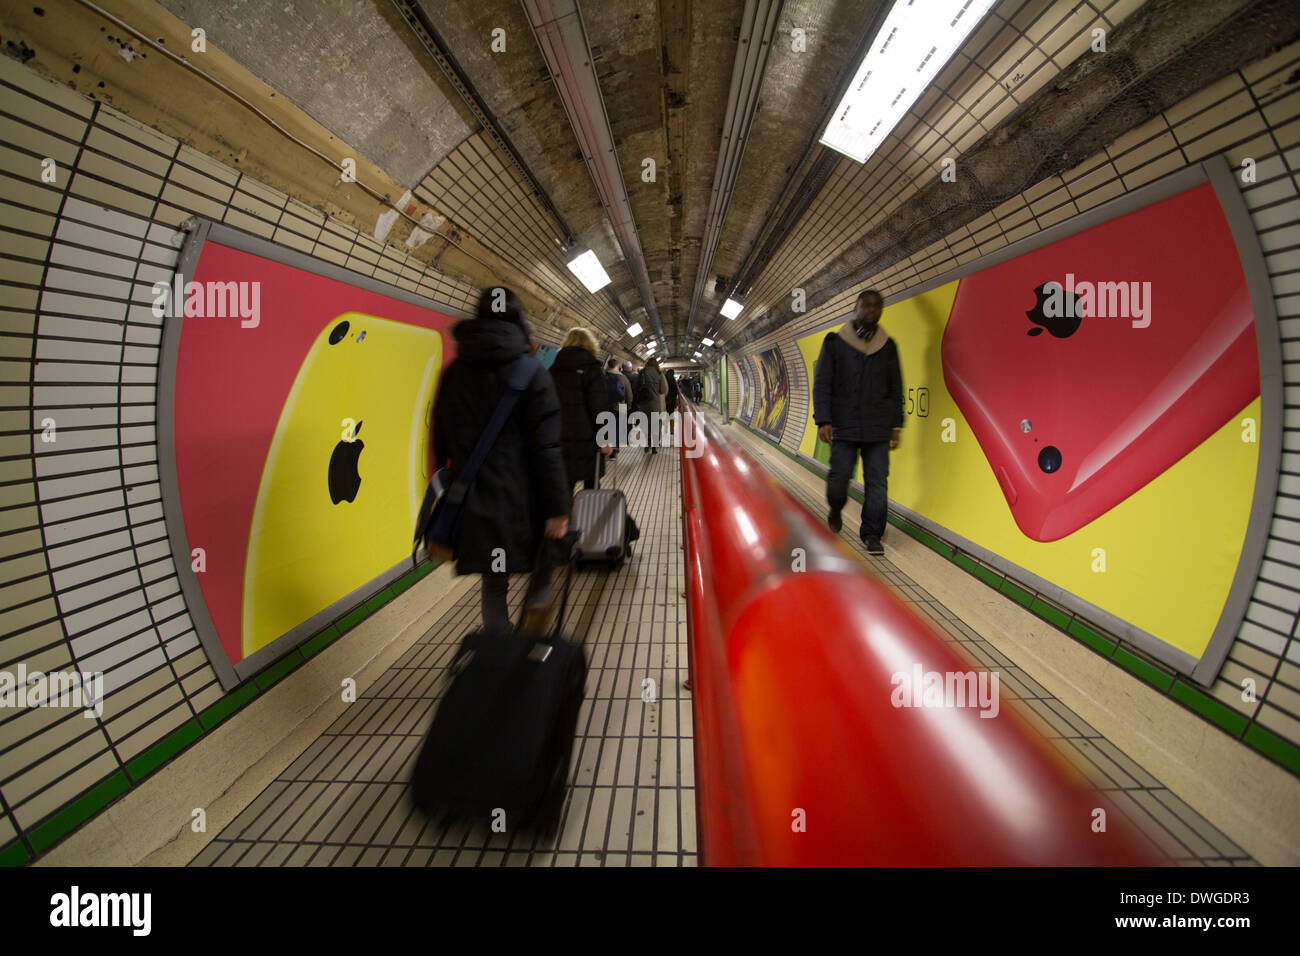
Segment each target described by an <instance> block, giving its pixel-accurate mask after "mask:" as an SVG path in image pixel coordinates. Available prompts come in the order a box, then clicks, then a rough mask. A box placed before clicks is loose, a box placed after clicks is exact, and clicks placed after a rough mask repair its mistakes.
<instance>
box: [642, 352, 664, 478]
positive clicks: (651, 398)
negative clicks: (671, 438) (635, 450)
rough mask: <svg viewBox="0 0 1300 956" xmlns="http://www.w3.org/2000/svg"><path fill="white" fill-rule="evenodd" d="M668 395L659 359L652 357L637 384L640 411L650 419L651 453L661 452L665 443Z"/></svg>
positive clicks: (648, 427) (648, 426)
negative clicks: (664, 421) (660, 448)
mask: <svg viewBox="0 0 1300 956" xmlns="http://www.w3.org/2000/svg"><path fill="white" fill-rule="evenodd" d="M667 397H668V382H667V381H666V380H665V379H664V373H663V372H661V371H660V370H659V360H658V359H657V358H652V359H651V360H650V361H648V362H646V363H645V367H644V368H642V369H641V378H640V384H639V385H637V393H636V404H637V409H638V410H639V411H642V412H645V414H646V416H647V418H648V419H649V424H648V425H647V426H646V427H647V429H649V432H650V436H649V437H650V454H652V455H657V454H659V446H660V445H661V444H663V433H662V429H663V419H664V405H665V402H666V401H667Z"/></svg>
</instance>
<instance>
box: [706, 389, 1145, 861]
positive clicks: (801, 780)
mask: <svg viewBox="0 0 1300 956" xmlns="http://www.w3.org/2000/svg"><path fill="white" fill-rule="evenodd" d="M681 406H682V408H683V410H684V414H686V415H689V416H691V417H692V421H691V422H690V423H688V428H689V426H690V425H692V424H693V425H694V430H695V435H694V437H695V439H696V442H695V448H694V449H693V450H691V449H688V448H687V447H686V445H685V443H684V444H683V449H682V482H683V490H682V500H683V530H684V534H685V541H686V545H685V546H686V557H687V561H686V566H687V596H688V605H689V611H688V621H689V627H690V638H691V653H692V678H693V680H694V688H695V755H696V767H697V769H696V802H697V830H698V834H699V843H700V854H701V859H702V861H703V862H704V863H705V864H707V865H714V866H717V865H724V866H726V865H759V864H776V865H840V864H885V865H1152V864H1156V863H1159V862H1161V860H1160V858H1159V856H1158V855H1157V853H1156V851H1155V850H1154V849H1153V848H1152V847H1151V845H1150V844H1149V843H1147V841H1146V839H1145V838H1144V837H1142V836H1141V835H1140V834H1139V833H1137V832H1136V831H1135V830H1134V829H1133V828H1132V826H1131V825H1130V824H1129V823H1128V822H1127V820H1125V819H1124V818H1123V817H1122V816H1121V815H1120V814H1119V813H1117V812H1113V811H1112V808H1111V805H1110V804H1109V803H1107V802H1106V801H1105V800H1104V799H1103V798H1102V797H1101V796H1100V794H1098V793H1097V792H1096V791H1095V790H1094V789H1092V788H1091V787H1090V786H1089V785H1088V783H1087V782H1086V781H1085V780H1084V779H1083V778H1082V777H1081V776H1080V775H1079V773H1078V772H1077V771H1076V770H1075V769H1074V768H1073V767H1071V766H1070V765H1069V764H1068V762H1066V761H1065V759H1064V758H1063V757H1061V756H1059V755H1058V754H1057V753H1056V752H1055V750H1053V749H1052V747H1051V745H1050V744H1048V743H1047V741H1045V740H1044V739H1043V738H1042V737H1041V736H1040V735H1039V734H1038V733H1037V732H1036V731H1035V730H1034V729H1033V728H1032V727H1031V726H1030V725H1029V723H1028V722H1027V721H1026V720H1025V719H1024V717H1023V716H1022V715H1021V713H1020V712H1019V708H1018V705H1016V704H1015V703H1014V702H1012V701H1011V700H1009V699H1008V696H1007V695H1006V694H997V695H996V696H994V695H993V694H992V691H993V689H994V685H993V684H992V678H991V676H986V677H985V682H986V683H985V685H984V690H985V691H986V692H987V693H986V696H984V697H983V698H982V699H981V698H979V695H978V689H979V688H978V677H965V678H962V680H961V683H960V684H958V683H957V680H958V675H975V674H976V672H977V671H978V670H979V668H978V666H977V665H975V664H973V663H972V662H971V661H969V660H968V659H966V658H964V657H962V656H960V655H959V654H958V653H957V652H956V650H955V648H954V646H953V644H952V643H950V642H948V641H946V640H945V639H944V638H943V637H942V636H941V635H940V634H938V633H937V632H935V631H934V630H933V629H931V628H930V626H929V625H928V624H927V623H925V622H924V621H922V620H920V619H919V618H917V617H916V616H915V615H914V614H913V613H912V612H911V611H909V610H908V609H907V608H906V607H905V606H904V605H903V604H902V603H901V602H900V601H898V600H897V599H896V598H895V597H894V596H893V595H892V594H891V593H890V592H889V591H888V589H887V588H885V586H884V585H883V584H881V583H880V582H878V581H877V580H876V579H875V578H874V577H873V576H871V575H870V574H869V573H868V572H867V570H866V568H865V567H864V566H863V565H862V564H861V563H860V562H859V561H858V560H857V559H856V558H854V557H853V556H852V555H851V554H849V553H848V552H847V550H846V549H842V545H841V544H840V543H839V542H838V540H837V539H835V538H833V537H832V536H831V535H830V534H829V532H827V531H826V530H825V529H823V528H822V527H821V526H820V525H819V524H818V523H817V522H816V521H815V520H814V519H812V518H811V517H810V516H809V515H808V513H807V512H806V511H805V510H804V509H803V508H802V507H801V506H800V505H799V504H798V502H796V501H795V500H794V499H793V498H792V497H791V496H790V495H789V493H788V492H786V491H785V490H784V489H783V488H781V487H780V486H779V485H777V484H776V483H775V481H774V480H772V479H771V478H770V477H769V476H768V475H767V473H766V472H765V471H763V470H762V469H761V468H760V467H759V466H758V465H757V464H755V463H754V462H753V461H752V460H751V459H749V458H748V456H747V455H745V453H744V452H743V451H741V450H740V449H739V448H738V447H737V446H736V445H735V444H734V443H733V442H731V441H730V440H729V439H727V438H726V437H725V435H724V433H723V432H722V431H721V429H719V428H718V427H717V426H716V425H713V424H712V423H709V422H707V421H706V420H705V419H704V418H703V417H702V416H700V415H699V414H698V412H696V411H695V410H694V408H693V406H692V405H691V404H690V403H689V402H685V401H682V402H681ZM795 568H800V570H795ZM929 674H935V675H939V678H938V679H939V680H940V681H942V682H944V684H950V685H951V687H952V690H953V691H958V690H963V691H971V692H972V697H971V699H969V700H968V701H967V703H968V704H969V705H968V706H933V704H935V703H939V702H940V699H939V697H936V696H933V695H934V694H935V691H934V689H933V687H931V690H930V694H931V696H930V697H928V698H927V696H926V694H925V686H926V680H929V681H931V682H933V681H934V679H935V678H927V677H925V676H924V675H929ZM949 675H952V676H949ZM918 678H920V679H919V680H918ZM972 680H973V681H974V682H975V683H974V685H972V684H971V683H970V682H971V681H972ZM912 686H915V687H916V693H915V695H913V694H912V693H911V692H910V689H911V687H912ZM995 702H996V705H995ZM948 703H949V704H957V703H961V701H960V698H954V699H952V700H950V701H948ZM981 704H982V705H983V706H981ZM982 714H983V716H982ZM1101 811H1104V817H1103V816H1102V813H1101ZM1103 825H1104V830H1102V829H1101V827H1102V826H1103Z"/></svg>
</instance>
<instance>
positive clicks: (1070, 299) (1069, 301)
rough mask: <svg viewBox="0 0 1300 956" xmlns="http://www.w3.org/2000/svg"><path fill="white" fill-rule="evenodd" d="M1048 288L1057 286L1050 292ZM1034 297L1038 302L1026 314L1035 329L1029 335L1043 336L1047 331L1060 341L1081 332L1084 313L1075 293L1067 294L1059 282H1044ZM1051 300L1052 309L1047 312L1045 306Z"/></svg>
mask: <svg viewBox="0 0 1300 956" xmlns="http://www.w3.org/2000/svg"><path fill="white" fill-rule="evenodd" d="M1048 286H1055V288H1054V289H1050V290H1049V289H1048V288H1047V287H1048ZM1034 295H1035V297H1036V298H1037V301H1036V302H1035V303H1034V307H1033V308H1032V309H1029V310H1027V311H1026V312H1025V315H1027V316H1029V320H1030V321H1031V322H1033V323H1034V326H1035V327H1034V328H1032V329H1029V330H1028V332H1026V334H1027V335H1042V334H1043V329H1047V331H1049V332H1051V333H1052V334H1053V335H1054V336H1056V337H1057V338H1058V339H1068V338H1069V337H1070V336H1071V335H1073V334H1074V333H1075V332H1077V331H1079V323H1080V322H1082V321H1083V313H1082V311H1081V309H1080V307H1079V297H1078V296H1077V295H1075V294H1074V292H1072V291H1071V292H1067V291H1066V290H1065V287H1064V286H1062V285H1061V284H1060V283H1059V282H1044V283H1043V284H1042V285H1040V286H1039V287H1038V288H1037V289H1035V290H1034ZM1049 300H1050V301H1051V303H1052V308H1051V309H1050V311H1045V310H1044V308H1043V306H1044V305H1046V304H1047V302H1048V301H1049Z"/></svg>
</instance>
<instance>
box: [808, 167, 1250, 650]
mask: <svg viewBox="0 0 1300 956" xmlns="http://www.w3.org/2000/svg"><path fill="white" fill-rule="evenodd" d="M881 327H882V328H884V329H885V330H886V331H887V332H888V333H889V335H890V336H892V337H893V338H894V340H895V342H896V343H897V345H898V349H899V355H900V361H901V363H902V374H903V386H904V403H905V407H904V411H905V418H904V421H905V427H904V430H903V439H902V443H901V446H900V447H899V449H898V450H897V451H895V452H894V453H893V454H892V457H891V465H890V475H889V497H890V499H891V500H893V501H894V502H896V503H898V504H900V505H902V506H904V507H905V508H907V509H910V510H911V511H913V512H915V513H917V514H919V515H921V516H923V517H925V518H928V519H930V520H932V521H933V522H935V523H936V524H938V525H940V526H941V527H943V528H945V529H947V530H949V531H951V532H953V533H954V534H955V535H957V536H960V537H961V538H964V539H966V540H968V541H970V542H974V543H976V544H978V545H979V546H981V547H982V548H985V549H987V550H988V551H990V552H992V553H993V554H994V555H996V556H999V557H1001V558H1003V559H1005V560H1006V561H1008V562H1010V563H1011V564H1013V565H1016V566H1018V567H1020V568H1024V569H1026V570H1028V571H1030V572H1032V574H1034V575H1036V576H1038V577H1040V578H1042V579H1044V580H1046V581H1048V582H1050V583H1052V584H1055V585H1058V586H1059V587H1061V588H1063V589H1064V590H1065V591H1067V592H1069V593H1070V594H1073V595H1075V596H1076V597H1078V598H1081V599H1082V600H1083V601H1085V602H1087V603H1088V604H1091V605H1093V606H1095V607H1097V608H1100V609H1102V610H1103V611H1105V612H1107V613H1109V614H1111V615H1114V616H1115V617H1117V618H1119V619H1121V620H1122V621H1125V622H1128V623H1130V624H1132V625H1134V626H1135V627H1137V628H1139V629H1141V630H1142V631H1145V632H1146V633H1147V634H1149V635H1152V636H1154V637H1155V638H1157V639H1158V640H1159V641H1161V642H1163V643H1165V644H1168V645H1169V646H1170V647H1172V648H1175V649H1177V650H1178V651H1181V652H1183V653H1184V654H1186V655H1188V656H1190V657H1191V658H1193V659H1198V658H1200V657H1201V656H1202V654H1203V653H1204V652H1205V650H1206V647H1207V645H1208V642H1209V640H1210V638H1211V636H1212V635H1213V632H1214V630H1215V627H1216V625H1217V623H1218V621H1219V617H1220V614H1221V612H1222V611H1223V608H1224V602H1225V600H1226V598H1227V595H1228V592H1229V589H1230V587H1231V585H1232V582H1233V577H1234V574H1235V572H1236V569H1237V565H1238V560H1239V557H1240V555H1241V550H1242V545H1243V541H1244V538H1245V535H1246V529H1247V525H1248V522H1249V518H1250V512H1251V503H1252V498H1253V492H1254V488H1255V477H1256V468H1257V464H1258V459H1259V451H1258V449H1259V445H1258V442H1257V438H1256V436H1257V434H1258V431H1259V424H1260V413H1261V406H1260V398H1259V396H1260V373H1259V362H1258V351H1257V346H1256V338H1255V325H1254V315H1253V312H1252V309H1251V303H1250V296H1249V294H1248V291H1247V284H1246V279H1245V276H1244V274H1243V270H1242V268H1241V265H1240V258H1239V255H1238V253H1237V250H1236V246H1235V244H1234V240H1233V236H1232V233H1231V230H1230V229H1229V227H1228V224H1227V222H1226V219H1225V217H1224V213H1223V211H1222V209H1221V207H1220V205H1219V202H1218V199H1217V197H1216V195H1215V192H1214V188H1213V187H1212V185H1210V184H1209V183H1205V184H1203V185H1200V186H1196V187H1194V188H1192V189H1188V190H1186V191H1184V192H1180V193H1178V194H1176V195H1173V196H1170V197H1168V198H1166V199H1163V200H1160V201H1158V202H1155V203H1152V204H1150V205H1148V206H1145V207H1142V208H1140V209H1137V210H1135V211H1133V212H1130V213H1127V214H1126V215H1122V216H1119V217H1117V218H1114V219H1111V220H1109V221H1107V222H1104V223H1102V224H1100V225H1097V226H1094V227H1092V228H1090V229H1087V230H1085V231H1082V232H1079V233H1076V234H1074V235H1071V236H1068V237H1066V238H1063V239H1059V240H1057V241H1055V242H1052V243H1050V244H1048V245H1043V246H1040V247H1038V248H1036V249H1033V250H1031V251H1028V252H1026V253H1024V254H1022V255H1019V256H1017V257H1015V258H1013V259H1010V260H1008V261H1005V262H1002V263H1000V264H997V265H993V266H991V267H989V268H986V269H983V270H980V271H978V272H976V273H974V274H972V275H969V276H967V277H965V278H962V279H959V280H956V281H953V282H950V283H947V284H946V285H943V286H940V287H938V288H935V289H931V290H930V291H927V292H924V293H922V294H919V295H915V296H913V297H911V298H908V299H905V300H903V301H901V302H897V303H891V304H890V305H888V306H887V307H886V308H885V311H884V314H883V317H882V319H881ZM825 335H826V331H822V332H819V333H816V334H814V335H810V336H806V337H804V338H802V339H800V340H799V342H798V345H799V348H800V351H801V353H802V354H803V356H804V361H805V362H806V364H807V366H808V374H809V381H812V380H813V377H814V374H815V371H814V368H813V366H814V363H815V361H816V359H817V356H818V353H819V351H820V348H821V344H822V340H823V338H824V337H825ZM819 445H820V442H818V441H817V436H816V429H815V427H814V424H813V421H812V417H811V411H810V417H809V421H808V423H807V426H806V428H805V430H804V436H803V442H802V444H801V446H800V450H801V451H802V452H803V453H804V454H805V455H808V456H810V457H814V458H819V459H821V460H825V457H824V455H825V453H824V452H823V451H822V449H821V448H819ZM819 452H821V454H819ZM855 477H856V478H858V479H859V480H860V477H861V476H860V474H859V475H857V476H855Z"/></svg>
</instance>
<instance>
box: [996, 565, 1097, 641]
mask: <svg viewBox="0 0 1300 956" xmlns="http://www.w3.org/2000/svg"><path fill="white" fill-rule="evenodd" d="M998 590H999V591H1001V592H1002V593H1003V594H1005V595H1006V596H1007V597H1009V598H1011V600H1013V601H1015V602H1016V603H1017V604H1023V605H1024V606H1025V607H1029V606H1030V605H1031V604H1033V603H1034V595H1033V593H1032V592H1030V591H1026V590H1025V589H1024V588H1022V587H1021V586H1020V585H1019V584H1017V583H1016V582H1015V581H1013V580H1011V579H1010V578H1004V579H1003V581H1002V587H1000V588H998ZM1085 630H1086V628H1085ZM1075 636H1076V637H1077V636H1078V635H1075Z"/></svg>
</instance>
